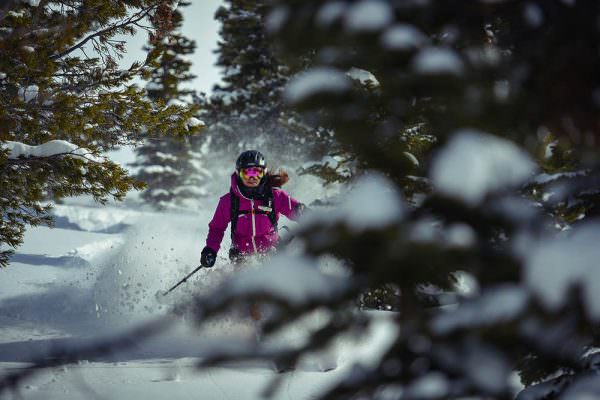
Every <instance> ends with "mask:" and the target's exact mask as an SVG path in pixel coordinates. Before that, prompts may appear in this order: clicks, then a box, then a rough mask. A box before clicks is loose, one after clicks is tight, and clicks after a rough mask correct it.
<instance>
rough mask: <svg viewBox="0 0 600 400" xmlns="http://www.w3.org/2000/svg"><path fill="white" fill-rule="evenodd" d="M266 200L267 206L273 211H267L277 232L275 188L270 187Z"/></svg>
mask: <svg viewBox="0 0 600 400" xmlns="http://www.w3.org/2000/svg"><path fill="white" fill-rule="evenodd" d="M265 202H266V203H267V207H269V208H270V209H271V211H270V212H268V213H267V215H268V216H269V221H271V225H273V228H275V232H277V210H275V201H274V200H273V188H269V191H268V193H267V196H266V197H265Z"/></svg>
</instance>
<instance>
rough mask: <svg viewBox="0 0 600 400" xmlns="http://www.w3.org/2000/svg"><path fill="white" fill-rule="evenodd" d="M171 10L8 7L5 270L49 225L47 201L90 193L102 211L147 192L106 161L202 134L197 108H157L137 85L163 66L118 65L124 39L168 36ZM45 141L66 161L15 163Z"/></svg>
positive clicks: (79, 4)
mask: <svg viewBox="0 0 600 400" xmlns="http://www.w3.org/2000/svg"><path fill="white" fill-rule="evenodd" d="M172 8H173V2H171V1H167V0H160V1H159V0H135V1H131V0H128V1H110V2H107V1H104V0H85V1H77V0H74V1H68V2H64V1H51V0H41V1H36V0H31V1H27V2H23V1H12V2H8V3H4V4H3V6H2V9H1V10H0V13H1V14H0V54H1V55H2V57H1V58H0V94H1V95H0V140H1V142H0V145H2V151H1V152H0V168H1V169H2V175H1V179H2V182H1V189H0V198H1V199H2V200H1V202H0V212H1V213H2V216H3V217H2V220H1V221H0V243H2V246H3V247H2V253H1V254H0V265H6V264H7V262H8V256H9V255H10V253H11V252H12V251H11V250H10V249H9V248H8V247H7V246H10V247H13V248H14V247H16V246H18V245H19V244H20V243H21V242H22V239H23V233H24V230H25V228H26V226H27V225H38V224H49V223H51V217H50V215H49V211H50V208H51V206H50V204H51V203H48V200H57V199H60V198H63V197H66V196H75V195H80V194H89V195H91V196H93V198H94V199H95V200H97V201H99V202H100V203H104V202H106V201H108V199H110V198H113V199H117V200H118V199H122V198H123V197H124V196H125V194H126V193H127V191H128V190H130V189H132V188H135V189H139V188H141V183H139V182H137V181H135V180H134V179H132V178H131V177H129V176H128V175H127V173H126V171H125V170H123V169H122V168H121V167H120V166H119V165H117V164H115V163H113V162H111V161H110V160H108V159H107V158H106V157H104V156H103V154H104V152H106V151H108V150H111V149H114V148H116V147H118V146H122V145H132V144H137V143H139V142H140V141H141V139H142V138H143V137H144V134H145V133H146V132H148V131H152V132H155V133H156V134H157V135H160V136H167V135H170V136H183V135H187V134H189V133H193V132H194V131H196V130H197V129H198V127H193V126H190V123H189V121H190V118H192V117H193V109H192V108H191V107H187V106H178V105H168V106H163V107H157V106H156V104H154V103H153V102H151V101H149V99H148V98H147V95H146V91H145V90H142V89H139V88H138V87H136V86H135V85H132V84H130V82H131V80H132V79H133V78H135V77H136V76H141V75H143V74H144V73H145V70H146V68H148V67H149V66H151V65H152V64H153V63H155V59H154V57H155V56H156V54H152V53H150V54H149V55H148V57H147V59H146V60H145V62H144V63H139V62H136V63H134V64H133V65H131V66H130V67H129V68H127V69H120V68H119V65H118V63H117V59H119V58H120V57H121V56H122V54H123V52H124V51H125V50H126V49H125V45H124V43H123V42H122V41H120V40H117V39H116V35H120V34H127V35H129V34H133V33H135V32H136V31H137V30H138V29H139V28H140V27H142V26H143V24H142V22H143V21H144V19H146V18H149V17H151V18H153V19H154V20H155V28H154V29H153V30H154V32H153V34H154V35H156V36H157V37H162V36H163V35H164V34H165V33H166V32H167V31H168V30H169V25H170V23H171V21H170V20H171V12H172ZM144 29H145V28H144ZM53 140H62V141H65V142H51V141H53ZM47 142H51V144H54V145H60V146H59V147H61V149H66V150H67V151H66V153H65V152H62V151H61V152H54V151H49V148H48V146H46V147H43V148H40V147H38V148H35V149H33V150H32V151H29V152H28V153H26V154H25V155H24V156H20V157H18V156H17V155H18V153H16V149H17V148H22V146H21V145H20V144H19V143H24V144H27V145H32V146H37V145H42V144H44V143H47ZM20 146H21V147H20ZM36 149H37V150H36ZM42 149H44V152H42ZM78 149H79V150H78Z"/></svg>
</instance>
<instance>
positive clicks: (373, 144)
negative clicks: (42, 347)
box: [195, 0, 600, 399]
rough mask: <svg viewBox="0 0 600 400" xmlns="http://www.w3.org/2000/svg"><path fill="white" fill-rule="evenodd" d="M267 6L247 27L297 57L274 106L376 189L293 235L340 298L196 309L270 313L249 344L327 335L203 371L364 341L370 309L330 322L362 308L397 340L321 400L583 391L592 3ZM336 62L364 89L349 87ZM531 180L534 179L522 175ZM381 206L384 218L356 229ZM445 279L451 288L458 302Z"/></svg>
mask: <svg viewBox="0 0 600 400" xmlns="http://www.w3.org/2000/svg"><path fill="white" fill-rule="evenodd" d="M277 3H278V4H279V5H278V6H277V7H276V8H275V9H274V10H273V11H272V12H271V13H270V14H269V17H268V19H267V22H266V25H267V26H268V27H269V29H270V31H271V33H272V34H273V37H277V38H278V39H279V41H280V47H281V48H282V49H283V50H284V51H285V52H286V55H287V57H288V58H293V57H298V58H301V57H302V55H304V54H307V52H310V51H312V52H314V56H313V57H312V58H311V59H312V60H313V63H312V64H311V68H310V69H309V70H308V71H306V72H304V73H301V74H299V75H298V76H296V77H294V78H293V79H291V80H290V83H289V85H288V86H287V89H286V90H285V92H284V98H285V99H286V102H287V103H288V104H289V105H291V106H293V107H294V109H295V110H298V111H301V112H302V113H303V115H305V116H307V118H312V122H314V123H315V124H316V125H320V126H327V127H329V128H331V129H333V130H334V131H335V134H336V138H337V139H338V140H339V141H340V142H341V143H342V144H343V145H344V146H345V147H347V148H351V149H352V150H353V152H355V154H356V155H357V157H358V159H359V160H360V162H361V164H362V165H363V166H364V167H367V168H370V169H373V170H376V171H379V172H380V173H381V175H379V176H380V178H375V177H374V176H372V175H371V176H370V177H369V179H370V180H372V181H374V182H375V183H372V184H371V185H370V186H367V188H368V191H367V192H364V193H363V192H360V196H359V198H360V199H369V201H371V202H372V204H367V203H366V202H363V203H360V204H359V203H352V202H351V203H349V204H348V203H346V204H343V205H342V206H340V207H339V209H334V210H332V212H330V213H328V214H322V215H320V217H319V218H317V217H316V216H315V217H313V218H309V219H308V220H307V221H306V222H305V224H304V225H303V226H302V228H301V229H300V231H299V232H298V233H297V237H299V239H300V240H301V241H302V243H303V248H304V250H305V253H306V254H305V256H307V257H309V258H305V259H303V260H305V261H306V260H307V259H308V260H310V259H311V258H310V257H314V258H312V260H318V259H320V257H322V256H331V255H333V256H335V257H337V258H338V259H339V260H342V262H343V263H344V264H345V265H346V267H347V268H348V270H349V271H350V272H349V277H348V279H347V280H345V281H344V283H345V284H346V285H344V284H343V283H342V282H339V281H338V282H336V284H334V285H331V287H330V288H331V290H330V291H328V292H327V293H325V292H319V291H317V290H315V292H311V293H310V294H309V295H307V298H306V299H304V301H291V300H289V299H288V298H286V296H284V295H283V294H281V293H279V292H278V291H275V290H274V291H273V293H270V292H268V291H266V290H257V291H256V292H252V291H251V290H248V291H246V292H244V293H243V296H242V295H241V294H240V293H239V292H236V293H224V294H223V295H222V296H221V297H220V298H210V299H202V298H198V301H197V302H196V303H195V305H196V306H197V307H200V308H201V309H202V310H203V311H204V312H203V313H202V315H203V318H206V316H207V315H210V314H211V313H216V312H218V311H219V309H220V308H221V307H225V306H226V305H228V304H230V303H232V302H235V301H256V300H260V301H263V302H270V304H271V305H272V307H273V308H275V309H276V310H277V311H278V312H274V313H273V314H274V318H273V319H272V320H270V321H269V322H268V323H267V325H266V326H265V327H264V332H263V333H264V335H265V336H266V337H267V338H268V337H269V335H271V334H273V333H277V332H278V331H279V330H280V329H282V328H285V327H287V326H288V324H289V322H290V321H296V320H299V319H300V318H302V317H305V316H307V315H309V314H310V313H311V312H313V311H315V310H320V309H322V308H325V309H326V310H327V311H328V315H329V316H328V319H327V321H328V322H327V323H325V324H324V325H322V326H320V327H319V328H317V329H315V330H314V331H313V332H312V335H310V338H309V339H308V340H307V342H306V343H305V344H304V345H303V346H301V348H287V349H284V350H282V351H279V352H277V353H269V354H267V355H265V352H264V351H265V349H264V348H262V347H261V348H259V349H258V350H257V351H255V352H252V351H250V352H247V353H244V354H242V355H237V356H236V355H231V354H217V355H215V356H214V359H210V360H205V362H206V363H211V362H214V363H218V362H221V361H223V360H224V359H230V358H235V357H244V358H248V357H253V356H254V357H263V358H276V359H277V360H278V361H285V362H291V363H293V362H296V361H298V360H299V358H300V357H301V356H302V355H304V354H305V353H306V352H311V351H315V350H318V349H321V348H323V347H324V346H326V345H327V344H328V343H331V342H332V341H334V340H335V339H336V338H337V337H339V335H340V334H341V333H345V332H346V333H347V332H357V331H358V332H364V331H365V328H366V327H367V326H369V323H368V320H369V319H370V317H369V314H364V315H363V314H361V315H357V314H355V313H352V312H350V311H349V310H351V309H352V305H354V304H356V301H357V298H359V296H363V297H362V299H363V301H364V302H365V303H368V304H369V305H371V306H374V307H377V308H380V307H379V306H378V303H377V301H376V300H377V299H378V298H379V299H381V298H383V299H384V301H387V303H388V304H387V305H391V306H392V308H394V309H398V310H399V313H397V314H396V315H395V317H394V322H395V323H396V324H397V325H398V332H399V333H398V334H397V335H396V336H394V341H393V343H391V345H390V346H389V347H388V348H386V349H385V351H384V353H383V355H382V357H381V359H380V360H379V363H376V364H375V365H372V366H371V365H369V366H359V365H356V366H355V367H354V369H353V370H352V373H351V374H349V375H348V376H347V377H346V379H344V380H342V381H341V382H339V384H337V385H336V386H335V387H333V388H331V390H330V391H328V392H327V393H324V394H323V396H322V398H326V399H336V398H340V399H342V398H343V399H345V398H380V397H381V398H385V397H386V396H387V395H391V396H392V397H394V396H395V397H398V398H403V399H441V398H444V399H450V398H457V399H458V398H466V397H470V398H494V399H512V398H514V396H515V388H513V387H512V386H511V384H510V376H511V374H512V373H513V372H514V371H518V372H519V374H520V377H521V380H522V382H523V383H524V384H525V385H527V386H528V387H526V388H525V389H524V390H522V391H521V392H520V393H519V394H518V398H522V399H548V398H578V397H584V396H595V395H597V393H598V392H599V390H600V389H599V385H598V380H597V371H598V367H597V365H598V364H597V359H598V357H597V354H598V353H597V350H596V349H597V348H598V346H599V343H598V326H599V325H598V324H599V322H600V312H599V311H598V310H599V309H600V308H599V304H600V298H599V297H598V295H597V293H598V291H597V290H596V285H597V283H596V282H597V273H596V271H597V269H596V268H595V263H596V261H595V260H596V258H597V257H598V256H599V254H598V251H597V250H596V247H597V246H596V244H595V243H596V241H597V237H598V235H599V234H600V225H599V224H598V223H597V222H593V221H591V222H590V221H587V222H586V221H584V222H581V220H585V219H586V216H588V215H594V214H595V213H596V212H597V196H598V193H599V192H600V190H599V188H598V177H599V176H600V169H599V168H598V165H599V163H598V161H599V158H598V154H597V152H598V147H597V140H596V138H597V137H598V133H600V132H599V131H598V129H599V128H598V127H599V126H600V124H598V118H599V117H598V116H599V115H600V113H599V112H598V111H600V110H599V108H600V103H599V102H598V96H597V93H596V90H597V89H596V88H597V87H598V84H599V82H598V81H599V79H600V75H599V72H598V71H600V69H599V68H598V67H599V66H600V65H599V64H600V51H599V50H600V41H598V36H599V35H600V33H599V30H598V25H597V22H598V18H599V17H600V7H599V5H598V3H597V2H595V1H591V0H590V1H585V0H584V1H562V0H552V1H544V2H541V1H528V2H518V1H479V0H473V1H468V2H465V1H458V0H450V1H443V2H442V1H440V2H426V1H425V2H424V1H403V2H397V1H384V0H358V1H340V0H335V1H318V0H308V1H296V0H280V1H278V2H277ZM242 54H243V51H242ZM350 68H360V69H362V70H365V71H369V72H371V73H372V74H373V75H374V76H375V77H376V80H377V81H378V82H379V87H378V88H377V89H376V90H373V89H374V88H367V89H368V90H365V88H364V87H362V85H361V86H357V85H356V84H355V82H354V81H353V80H352V79H350V78H349V77H348V75H347V71H348V70H349V69H350ZM540 148H541V149H542V156H541V157H536V155H537V154H539V151H540ZM411 155H412V156H413V157H411ZM415 155H416V159H417V160H418V161H419V163H418V165H417V163H415V162H414V158H415V157H414V156H415ZM532 160H536V161H537V163H536V162H534V161H532ZM536 168H537V169H538V170H539V169H541V170H542V171H543V172H544V173H543V174H538V175H535V176H533V175H534V172H535V170H536ZM381 176H385V177H386V179H388V180H389V181H386V180H384V179H383V178H381ZM411 179H413V180H415V181H417V182H418V183H419V184H422V187H421V188H420V189H418V191H419V192H420V193H419V194H420V196H417V197H416V198H413V202H412V204H410V205H409V206H406V205H403V203H402V200H401V199H400V198H399V197H398V196H397V197H395V200H393V201H392V200H391V199H392V197H386V193H388V194H389V193H390V192H392V193H393V190H391V188H390V187H389V185H391V186H392V188H395V189H397V190H402V189H405V188H406V187H407V182H408V181H410V180H411ZM382 182H387V185H388V186H386V185H385V184H383V183H382ZM409 189H410V187H409ZM382 197H383V198H385V199H387V200H386V201H385V202H379V203H378V202H377V201H376V200H377V199H378V198H382ZM537 200H541V202H538V201H537ZM361 204H362V205H363V207H364V210H363V209H361V207H360V205H361ZM540 205H541V206H542V207H540ZM384 206H385V207H387V208H388V211H389V214H388V215H387V218H386V219H385V220H384V218H383V217H384V216H381V215H380V216H381V220H378V221H377V223H373V224H372V225H369V224H368V223H366V222H365V220H363V219H362V217H365V218H366V216H368V215H369V213H370V212H373V213H375V211H376V210H377V208H378V207H384ZM549 214H550V218H549V217H548V215H549ZM557 219H563V221H562V222H563V223H561V224H560V225H558V228H560V231H558V230H557V229H556V226H555V225H556V224H555V222H556V221H557ZM564 228H568V229H567V230H564ZM563 230H564V231H563ZM315 264H316V262H315ZM282 267H283V266H282ZM306 269H307V270H309V268H306ZM311 271H312V270H311ZM306 273H308V272H306ZM311 277H314V275H311ZM326 280H327V279H324V280H323V281H320V282H321V283H323V282H325V281H326ZM340 280H342V278H340ZM464 281H470V282H471V284H470V290H468V291H461V290H459V288H460V284H461V282H464ZM297 284H298V285H299V286H300V284H301V282H300V280H299V281H298V282H297ZM369 288H383V290H384V294H383V295H380V294H377V293H375V294H374V295H373V293H374V292H375V291H376V290H378V289H371V291H370V292H369V291H368V290H369ZM232 292H234V290H232ZM390 292H397V293H399V304H397V305H396V304H392V302H393V300H394V299H393V298H392V299H388V300H386V299H385V298H386V296H388V294H389V293H390ZM365 293H366V295H371V297H370V298H367V299H365V297H364V295H365ZM240 297H243V298H242V299H241V300H240ZM373 299H374V300H375V301H373ZM396 299H397V297H396ZM292 300H294V299H292ZM359 300H360V299H359ZM449 301H452V302H454V303H455V304H454V305H453V306H452V307H445V308H438V307H432V305H436V304H438V305H439V304H440V303H442V304H443V303H445V302H449Z"/></svg>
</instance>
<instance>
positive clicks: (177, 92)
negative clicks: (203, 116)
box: [133, 2, 203, 209]
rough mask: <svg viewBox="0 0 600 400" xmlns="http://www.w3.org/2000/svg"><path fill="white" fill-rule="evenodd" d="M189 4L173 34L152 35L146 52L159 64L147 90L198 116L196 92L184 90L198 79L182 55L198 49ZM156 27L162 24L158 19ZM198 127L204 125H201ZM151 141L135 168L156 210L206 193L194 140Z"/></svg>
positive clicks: (176, 16) (176, 18) (160, 102)
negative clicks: (189, 32)
mask: <svg viewBox="0 0 600 400" xmlns="http://www.w3.org/2000/svg"><path fill="white" fill-rule="evenodd" d="M188 5H189V3H184V2H180V3H179V4H178V9H176V10H174V11H173V12H172V14H171V26H170V30H169V32H168V34H167V35H164V36H162V37H158V38H157V37H156V36H151V37H150V43H149V44H148V46H146V47H145V50H146V51H147V52H149V54H151V56H152V58H153V59H156V62H155V63H154V64H153V69H152V71H151V72H150V74H149V75H150V76H149V77H148V80H149V83H148V85H147V86H146V90H147V91H148V97H149V98H150V99H151V100H152V101H153V102H154V103H156V104H157V106H158V107H162V106H164V104H168V105H173V104H175V105H181V106H183V107H187V108H190V111H191V112H193V113H196V112H197V111H198V106H197V105H191V106H190V104H186V102H185V100H186V97H187V98H188V102H191V95H192V94H193V91H192V90H184V89H181V88H180V85H181V84H184V83H186V82H189V81H191V80H193V79H194V78H195V76H193V75H192V74H190V73H189V70H190V66H191V62H190V61H188V60H185V59H184V58H182V56H185V55H188V54H192V53H193V52H194V49H195V47H196V44H195V42H194V41H193V40H189V39H188V38H186V37H185V36H183V35H182V34H181V32H180V29H181V26H182V22H183V16H182V13H181V11H180V10H179V8H181V7H186V6H188ZM152 22H153V23H154V24H156V22H160V21H155V20H152ZM198 124H199V125H198V126H201V125H203V123H201V122H200V120H198ZM148 135H149V139H148V140H147V141H146V142H145V143H144V144H143V145H142V146H140V147H138V148H137V149H136V153H137V157H138V161H137V162H136V163H134V164H133V165H134V166H137V167H140V169H139V170H138V172H137V174H136V178H137V179H139V180H140V181H142V182H144V183H145V184H146V185H147V188H146V190H144V192H143V193H142V198H143V199H144V200H145V201H146V202H149V203H151V204H152V205H153V206H154V207H157V208H159V209H163V208H166V207H169V206H174V205H182V204H183V203H185V202H186V200H189V199H194V198H197V197H198V196H201V195H202V194H203V192H202V190H201V184H202V176H203V175H202V170H199V169H198V167H199V163H200V161H199V159H198V155H197V154H195V153H194V152H193V151H192V146H191V145H190V141H189V138H184V139H183V140H182V139H172V138H157V137H156V136H157V135H156V133H155V132H153V131H149V132H148Z"/></svg>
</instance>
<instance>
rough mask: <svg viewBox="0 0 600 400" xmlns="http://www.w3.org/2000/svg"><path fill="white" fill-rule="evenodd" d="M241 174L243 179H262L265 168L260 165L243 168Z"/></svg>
mask: <svg viewBox="0 0 600 400" xmlns="http://www.w3.org/2000/svg"><path fill="white" fill-rule="evenodd" d="M240 176H241V177H242V179H250V178H252V177H254V178H258V179H261V178H262V177H263V176H265V170H264V169H262V168H258V167H250V168H241V169H240Z"/></svg>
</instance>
